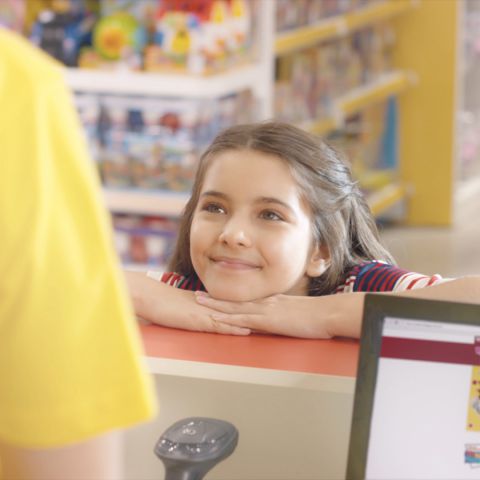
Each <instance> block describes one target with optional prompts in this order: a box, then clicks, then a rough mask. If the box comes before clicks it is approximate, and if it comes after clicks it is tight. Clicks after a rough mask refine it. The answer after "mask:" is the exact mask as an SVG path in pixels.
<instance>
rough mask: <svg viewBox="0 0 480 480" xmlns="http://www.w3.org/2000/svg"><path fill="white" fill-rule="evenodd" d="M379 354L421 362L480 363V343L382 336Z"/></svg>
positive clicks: (384, 356) (385, 356)
mask: <svg viewBox="0 0 480 480" xmlns="http://www.w3.org/2000/svg"><path fill="white" fill-rule="evenodd" d="M380 356H381V357H383V358H398V359H403V360H419V361H423V362H441V363H458V364H462V365H480V343H479V342H477V341H476V342H475V343H454V342H438V341H435V340H420V339H416V338H397V337H383V339H382V348H381V351H380Z"/></svg>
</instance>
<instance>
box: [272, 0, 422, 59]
mask: <svg viewBox="0 0 480 480" xmlns="http://www.w3.org/2000/svg"><path fill="white" fill-rule="evenodd" d="M414 5H415V1H414V0H383V1H381V2H377V3H373V4H370V5H367V6H365V7H362V8H359V9H358V10H356V11H353V12H349V13H346V14H343V15H335V16H333V17H330V18H327V19H325V20H322V21H320V22H318V23H316V24H314V25H309V26H306V27H301V28H296V29H295V30H293V31H291V32H285V33H279V34H278V35H277V38H276V40H275V53H276V54H277V55H284V54H287V53H290V52H293V51H295V50H300V49H302V48H307V47H310V46H312V45H315V44H317V43H319V42H321V41H324V40H329V39H332V38H335V37H339V36H342V35H346V34H347V33H348V32H351V31H355V30H359V29H361V28H363V27H366V26H368V25H371V24H373V23H376V22H380V21H383V20H386V19H388V18H390V17H393V16H396V15H399V14H401V13H404V12H407V11H408V10H410V9H411V8H413V6H414Z"/></svg>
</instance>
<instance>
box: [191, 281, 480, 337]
mask: <svg viewBox="0 0 480 480" xmlns="http://www.w3.org/2000/svg"><path fill="white" fill-rule="evenodd" d="M382 295H397V296H404V297H413V298H425V299H432V300H446V301H454V302H464V303H478V304H480V276H472V277H463V278H458V279H455V280H450V281H447V282H444V283H441V284H438V285H433V286H430V287H425V288H419V289H416V290H407V291H402V292H394V293H393V292H388V293H382ZM196 298H197V302H198V303H199V304H200V305H203V306H206V307H209V308H211V309H213V310H216V311H218V312H219V313H217V314H214V315H212V316H213V318H214V319H215V320H217V321H218V322H221V323H223V324H228V325H235V326H238V327H247V328H249V329H251V330H256V331H263V332H269V333H275V334H279V335H288V336H293V337H301V338H330V337H334V336H344V337H354V338H358V337H359V336H360V330H361V324H362V316H363V304H364V299H365V293H363V292H355V293H344V294H337V295H327V296H323V297H296V296H289V295H274V296H272V297H268V298H265V299H262V300H257V301H254V302H239V303H233V302H224V301H219V300H214V299H213V298H211V297H209V296H208V295H207V294H204V293H201V292H196Z"/></svg>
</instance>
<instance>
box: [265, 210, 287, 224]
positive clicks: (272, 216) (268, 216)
mask: <svg viewBox="0 0 480 480" xmlns="http://www.w3.org/2000/svg"><path fill="white" fill-rule="evenodd" d="M260 218H263V219H264V220H273V221H277V222H278V221H282V220H283V217H281V216H280V215H279V214H278V213H277V212H274V211H272V210H265V211H263V212H262V213H261V214H260Z"/></svg>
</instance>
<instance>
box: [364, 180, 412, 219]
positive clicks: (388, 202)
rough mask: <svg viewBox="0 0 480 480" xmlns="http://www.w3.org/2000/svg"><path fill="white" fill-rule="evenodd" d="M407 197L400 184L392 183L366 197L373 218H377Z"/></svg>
mask: <svg viewBox="0 0 480 480" xmlns="http://www.w3.org/2000/svg"><path fill="white" fill-rule="evenodd" d="M406 197H407V189H406V188H405V186H404V185H402V184H400V183H392V184H390V185H386V186H385V187H383V188H381V189H379V190H377V191H375V192H372V193H370V194H368V195H367V202H368V204H369V206H370V209H371V211H372V214H373V216H375V217H377V216H378V215H380V214H382V213H383V212H385V211H386V210H388V209H389V208H390V207H392V206H393V205H395V204H396V203H398V202H400V201H401V200H404V199H405V198H406Z"/></svg>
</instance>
